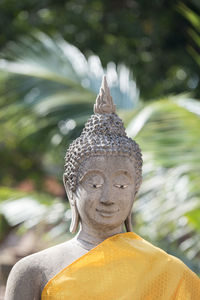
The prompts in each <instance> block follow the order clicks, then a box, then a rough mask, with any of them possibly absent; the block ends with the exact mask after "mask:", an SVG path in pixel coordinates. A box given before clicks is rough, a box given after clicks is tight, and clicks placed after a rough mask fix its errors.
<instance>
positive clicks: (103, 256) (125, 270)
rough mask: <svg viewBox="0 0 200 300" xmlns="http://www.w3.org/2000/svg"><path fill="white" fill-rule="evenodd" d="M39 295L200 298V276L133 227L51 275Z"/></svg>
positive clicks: (50, 298) (49, 298) (103, 299)
mask: <svg viewBox="0 0 200 300" xmlns="http://www.w3.org/2000/svg"><path fill="white" fill-rule="evenodd" d="M41 299H42V300H61V299H66V300H67V299H70V300H200V279H199V278H198V277H197V276H196V275H195V274H194V273H193V272H192V271H191V270H190V269H189V268H187V267H186V266H185V265H184V264H183V263H182V262H181V261H180V260H179V259H177V258H175V257H173V256H171V255H169V254H167V253H166V252H164V251H163V250H161V249H159V248H157V247H155V246H153V245H151V244H150V243H148V242H147V241H145V240H144V239H142V238H141V237H139V236H138V235H136V234H135V233H132V232H128V233H121V234H117V235H115V236H113V237H110V238H108V239H106V240H105V241H103V242H102V243H101V244H99V245H98V246H97V247H96V248H94V249H92V250H90V251H89V252H88V253H86V254H85V255H83V256H81V257H80V258H79V259H77V260H76V261H74V262H73V263H72V264H71V265H69V266H67V267H66V268H64V269H63V270H62V271H60V272H59V273H58V274H57V275H55V276H54V277H53V278H52V279H51V280H50V281H49V282H48V283H47V284H46V286H45V288H44V290H43V292H42V298H41Z"/></svg>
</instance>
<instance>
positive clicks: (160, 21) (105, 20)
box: [0, 0, 200, 100]
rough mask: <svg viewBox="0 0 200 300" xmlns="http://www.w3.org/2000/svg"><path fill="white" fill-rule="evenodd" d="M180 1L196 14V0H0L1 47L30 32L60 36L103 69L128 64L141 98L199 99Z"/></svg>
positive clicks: (196, 79)
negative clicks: (186, 95) (178, 95)
mask: <svg viewBox="0 0 200 300" xmlns="http://www.w3.org/2000/svg"><path fill="white" fill-rule="evenodd" d="M180 3H182V4H186V5H188V6H189V7H190V8H193V9H194V10H195V11H196V13H197V14H199V13H200V4H199V1H197V0H192V1H189V0H182V1H180V0H176V1H174V0H170V1H169V0H159V1H148V0H126V1H118V0H117V1H116V0H111V1H106V0H103V1H102V0H90V1H86V0H59V1H56V2H55V1H52V0H45V1H41V0H34V1H30V0H23V1H20V2H19V1H14V0H4V1H1V3H0V27H1V28H2V32H1V34H0V45H1V47H4V46H5V45H6V44H7V42H9V41H14V40H16V39H17V38H18V37H19V36H21V35H22V34H27V35H29V34H30V32H32V31H33V30H34V29H40V30H42V31H44V32H46V33H48V34H50V35H53V34H55V33H56V32H60V34H61V35H62V36H63V37H64V39H66V40H67V41H68V42H70V43H72V44H73V45H75V46H77V47H78V48H79V49H80V50H81V51H82V52H83V53H84V54H85V55H86V56H89V55H90V54H91V52H93V53H95V54H97V55H98V56H99V57H100V59H101V61H102V63H103V65H104V67H105V66H106V64H107V63H108V62H110V61H114V62H115V63H120V62H123V63H125V64H126V65H127V66H129V67H130V68H131V69H132V70H133V72H134V75H135V76H136V78H137V84H138V86H139V88H140V90H141V96H142V97H143V98H144V99H145V100H147V99H150V98H156V97H160V96H162V95H163V94H169V93H180V92H185V91H193V92H194V95H199V86H198V81H199V70H198V67H197V66H196V63H195V62H194V61H193V60H192V59H191V56H190V54H189V53H188V51H187V49H186V48H187V45H188V44H191V43H192V41H191V38H190V36H189V35H188V34H187V26H188V23H187V21H186V20H185V18H183V17H182V16H181V14H180V13H179V10H178V9H177V5H178V4H180Z"/></svg>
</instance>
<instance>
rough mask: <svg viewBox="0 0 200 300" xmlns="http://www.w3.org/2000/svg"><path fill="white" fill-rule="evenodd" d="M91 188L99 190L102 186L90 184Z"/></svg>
mask: <svg viewBox="0 0 200 300" xmlns="http://www.w3.org/2000/svg"><path fill="white" fill-rule="evenodd" d="M90 186H91V187H92V188H93V189H98V188H100V187H102V184H93V183H92V184H90Z"/></svg>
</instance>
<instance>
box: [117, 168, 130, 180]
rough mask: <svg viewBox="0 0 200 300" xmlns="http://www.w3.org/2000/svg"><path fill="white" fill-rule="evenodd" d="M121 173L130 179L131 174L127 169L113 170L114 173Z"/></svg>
mask: <svg viewBox="0 0 200 300" xmlns="http://www.w3.org/2000/svg"><path fill="white" fill-rule="evenodd" d="M121 173H122V174H123V175H125V176H127V177H128V178H129V179H132V176H131V174H130V173H129V172H128V171H126V170H117V171H116V172H115V175H118V174H121Z"/></svg>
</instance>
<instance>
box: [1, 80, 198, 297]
mask: <svg viewBox="0 0 200 300" xmlns="http://www.w3.org/2000/svg"><path fill="white" fill-rule="evenodd" d="M141 180H142V155H141V150H140V148H139V146H138V145H137V143H136V142H135V141H133V140H132V139H130V138H128V137H127V135H126V132H125V129H124V126H123V123H122V121H121V119H120V118H119V117H118V116H117V114H116V113H115V105H114V104H113V100H112V97H111V95H110V92H109V88H108V85H107V82H106V78H105V77H104V78H103V80H102V85H101V88H100V93H99V95H98V96H97V99H96V103H95V105H94V114H93V115H92V116H91V118H90V119H89V120H88V122H87V123H86V125H85V128H84V129H83V131H82V134H81V136H80V137H79V138H77V139H76V140H75V141H74V142H73V143H72V144H71V145H70V147H69V149H68V151H67V153H66V157H65V171H64V175H63V182H64V186H65V189H66V193H67V196H68V199H69V202H70V205H71V212H72V222H71V227H70V231H71V232H72V233H76V232H77V231H78V232H77V233H76V235H75V237H74V238H72V239H71V240H69V241H66V242H64V243H62V244H59V245H56V246H54V247H51V248H48V249H46V250H43V251H40V252H38V253H35V254H33V255H30V256H27V257H25V258H23V259H22V260H20V261H19V262H18V263H17V264H16V265H15V266H14V267H13V269H12V271H11V273H10V275H9V278H8V283H7V288H6V296H5V300H39V299H42V300H61V299H74V300H75V299H76V300H78V299H79V300H80V299H87V300H90V299H93V300H94V299H97V300H100V299H101V300H122V299H124V300H130V299H134V300H147V299H149V300H172V299H173V300H198V299H200V281H199V279H198V277H197V276H196V274H194V273H193V272H192V271H191V270H189V268H187V267H186V266H185V265H184V264H183V263H182V262H181V261H180V260H179V259H177V258H175V257H173V256H171V255H169V254H167V253H166V252H164V251H163V250H161V249H159V248H157V247H155V246H153V245H152V244H150V243H149V242H147V241H145V240H144V239H143V238H142V237H140V236H139V235H137V234H135V233H134V232H132V225H131V211H132V206H133V202H134V199H135V196H136V194H137V192H138V190H139V187H140V184H141ZM149 226H151V224H150V225H149ZM124 231H125V232H124Z"/></svg>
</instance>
